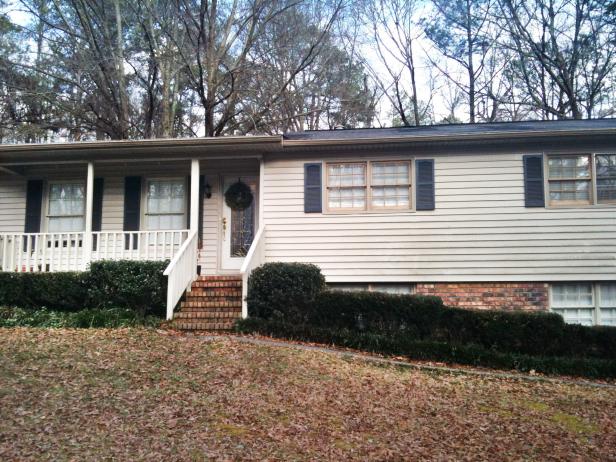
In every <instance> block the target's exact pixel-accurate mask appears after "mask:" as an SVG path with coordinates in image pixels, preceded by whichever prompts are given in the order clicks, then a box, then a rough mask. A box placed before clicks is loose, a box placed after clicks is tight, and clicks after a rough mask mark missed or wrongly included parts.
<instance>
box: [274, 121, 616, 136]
mask: <svg viewBox="0 0 616 462" xmlns="http://www.w3.org/2000/svg"><path fill="white" fill-rule="evenodd" d="M594 130H600V131H603V130H608V131H611V130H616V119H592V120H554V121H526V122H494V123H476V124H449V125H425V126H419V127H395V128H359V129H339V130H314V131H305V132H295V133H286V134H285V135H284V139H285V140H288V141H351V140H356V139H382V140H384V141H386V140H387V139H391V138H396V139H400V138H408V139H409V140H412V139H414V138H417V139H424V138H432V137H434V138H454V139H455V138H458V137H459V138H464V137H469V136H471V137H482V136H486V137H490V136H494V135H532V134H536V133H544V134H547V133H554V134H557V133H558V132H568V133H570V132H586V131H594Z"/></svg>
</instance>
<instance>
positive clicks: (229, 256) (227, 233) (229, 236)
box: [221, 176, 258, 271]
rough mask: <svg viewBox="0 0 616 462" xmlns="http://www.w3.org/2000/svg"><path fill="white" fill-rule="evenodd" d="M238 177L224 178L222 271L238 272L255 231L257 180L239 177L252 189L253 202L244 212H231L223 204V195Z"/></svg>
mask: <svg viewBox="0 0 616 462" xmlns="http://www.w3.org/2000/svg"><path fill="white" fill-rule="evenodd" d="M237 180H238V177H237V176H235V177H225V178H224V181H223V197H222V223H221V225H222V226H221V228H222V258H221V267H222V269H223V270H238V271H239V270H240V268H241V267H242V263H243V262H244V257H245V256H246V254H247V253H248V250H249V249H250V244H252V240H253V238H254V235H255V233H256V230H257V223H256V222H257V218H258V217H257V210H258V206H257V202H258V197H257V190H258V189H257V178H256V177H245V176H243V177H240V180H241V181H242V182H244V183H246V184H247V185H249V186H250V189H252V194H253V197H254V199H253V201H252V204H251V205H250V207H248V208H247V209H246V210H241V211H239V210H231V208H229V206H228V205H227V204H226V203H225V198H224V193H225V192H226V191H227V189H228V188H229V186H231V185H232V184H233V183H235V182H236V181H237Z"/></svg>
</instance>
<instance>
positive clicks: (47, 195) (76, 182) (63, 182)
mask: <svg viewBox="0 0 616 462" xmlns="http://www.w3.org/2000/svg"><path fill="white" fill-rule="evenodd" d="M55 185H79V186H83V188H84V198H83V202H84V208H83V215H51V214H50V201H51V187H52V186H55ZM86 194H87V191H86V183H85V181H83V180H79V179H75V180H71V179H67V180H53V181H47V187H46V188H45V198H44V200H45V224H44V229H45V231H46V232H47V233H53V234H69V233H83V232H84V231H85V224H86ZM61 217H64V218H67V217H68V218H70V217H72V218H76V217H83V229H81V230H79V231H50V230H49V222H50V219H51V218H61Z"/></svg>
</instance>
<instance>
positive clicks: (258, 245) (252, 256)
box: [240, 225, 265, 319]
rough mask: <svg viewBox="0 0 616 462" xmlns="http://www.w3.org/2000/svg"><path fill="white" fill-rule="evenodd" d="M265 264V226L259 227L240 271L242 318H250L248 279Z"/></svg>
mask: <svg viewBox="0 0 616 462" xmlns="http://www.w3.org/2000/svg"><path fill="white" fill-rule="evenodd" d="M263 263H265V225H262V226H259V229H258V230H257V234H256V235H255V238H254V239H253V241H252V244H251V245H250V250H249V251H248V254H247V255H246V258H244V263H243V264H242V268H241V269H240V274H241V275H242V318H244V319H245V318H247V317H248V303H247V302H246V296H247V295H248V277H249V276H250V273H252V270H254V269H255V268H256V267H257V266H260V265H262V264H263Z"/></svg>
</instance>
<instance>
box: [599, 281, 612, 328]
mask: <svg viewBox="0 0 616 462" xmlns="http://www.w3.org/2000/svg"><path fill="white" fill-rule="evenodd" d="M599 320H600V321H601V322H600V324H603V325H604V326H616V284H609V283H604V284H599Z"/></svg>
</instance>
